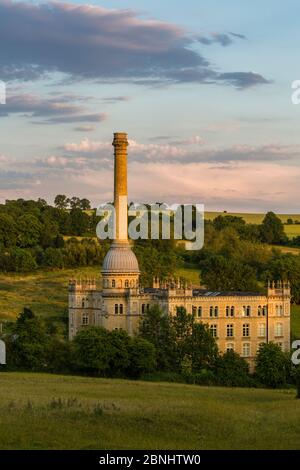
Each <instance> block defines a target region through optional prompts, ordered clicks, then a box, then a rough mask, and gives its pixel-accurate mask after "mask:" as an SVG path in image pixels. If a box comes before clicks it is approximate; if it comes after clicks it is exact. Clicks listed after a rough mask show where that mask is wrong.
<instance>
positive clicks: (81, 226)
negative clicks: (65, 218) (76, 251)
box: [70, 208, 89, 236]
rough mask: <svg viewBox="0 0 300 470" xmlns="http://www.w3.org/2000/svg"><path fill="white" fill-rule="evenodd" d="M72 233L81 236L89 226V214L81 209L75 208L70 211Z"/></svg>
mask: <svg viewBox="0 0 300 470" xmlns="http://www.w3.org/2000/svg"><path fill="white" fill-rule="evenodd" d="M70 218H71V220H70V222H71V234H72V235H76V236H81V235H83V234H84V233H85V232H87V230H88V228H89V216H88V214H86V213H85V212H82V210H81V209H78V208H73V209H72V210H71V212H70Z"/></svg>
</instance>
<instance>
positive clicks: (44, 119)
mask: <svg viewBox="0 0 300 470" xmlns="http://www.w3.org/2000/svg"><path fill="white" fill-rule="evenodd" d="M83 100H88V98H84V97H80V96H75V95H59V94H58V95H57V96H56V97H47V98H41V97H40V96H38V95H34V94H30V93H23V94H22V93H19V94H14V95H9V96H8V97H7V100H6V105H5V106H1V107H0V117H1V116H2V117H7V116H10V115H12V114H21V115H25V116H27V117H28V116H29V117H30V118H33V119H34V118H38V119H39V120H35V121H33V122H35V123H38V124H58V123H76V122H101V121H103V120H105V119H106V118H107V117H108V116H107V114H106V113H87V110H86V108H85V107H84V106H83V105H82V104H80V105H79V104H75V103H76V101H79V102H81V101H83Z"/></svg>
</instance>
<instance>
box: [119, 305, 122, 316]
mask: <svg viewBox="0 0 300 470" xmlns="http://www.w3.org/2000/svg"><path fill="white" fill-rule="evenodd" d="M119 313H120V315H123V304H120V305H119Z"/></svg>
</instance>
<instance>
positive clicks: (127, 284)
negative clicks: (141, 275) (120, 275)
mask: <svg viewBox="0 0 300 470" xmlns="http://www.w3.org/2000/svg"><path fill="white" fill-rule="evenodd" d="M128 287H129V281H128V279H126V281H125V288H126V289H128Z"/></svg>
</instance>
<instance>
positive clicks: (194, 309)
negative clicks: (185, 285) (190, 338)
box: [192, 305, 197, 317]
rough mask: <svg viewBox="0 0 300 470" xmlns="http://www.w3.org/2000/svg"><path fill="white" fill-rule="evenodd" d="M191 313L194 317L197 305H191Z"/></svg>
mask: <svg viewBox="0 0 300 470" xmlns="http://www.w3.org/2000/svg"><path fill="white" fill-rule="evenodd" d="M192 314H193V316H194V317H195V316H196V314H197V307H195V305H193V306H192Z"/></svg>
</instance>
